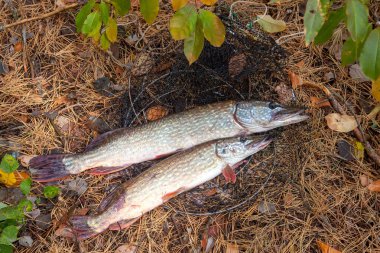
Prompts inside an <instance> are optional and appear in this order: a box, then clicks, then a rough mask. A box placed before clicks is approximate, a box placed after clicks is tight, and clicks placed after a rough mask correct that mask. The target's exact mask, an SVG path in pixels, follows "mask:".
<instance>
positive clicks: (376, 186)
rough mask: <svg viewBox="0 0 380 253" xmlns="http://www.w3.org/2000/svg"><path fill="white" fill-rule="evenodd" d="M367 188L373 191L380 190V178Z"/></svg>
mask: <svg viewBox="0 0 380 253" xmlns="http://www.w3.org/2000/svg"><path fill="white" fill-rule="evenodd" d="M367 188H368V190H370V191H371V192H380V179H379V180H376V181H374V182H372V183H370V184H369V185H368V186H367Z"/></svg>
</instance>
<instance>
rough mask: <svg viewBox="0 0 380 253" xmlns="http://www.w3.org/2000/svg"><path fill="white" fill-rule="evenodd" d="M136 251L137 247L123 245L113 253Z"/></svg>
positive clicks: (131, 252) (132, 252)
mask: <svg viewBox="0 0 380 253" xmlns="http://www.w3.org/2000/svg"><path fill="white" fill-rule="evenodd" d="M136 251H137V247H136V246H135V245H132V244H124V245H121V246H120V247H118V248H117V249H116V250H115V253H135V252H136Z"/></svg>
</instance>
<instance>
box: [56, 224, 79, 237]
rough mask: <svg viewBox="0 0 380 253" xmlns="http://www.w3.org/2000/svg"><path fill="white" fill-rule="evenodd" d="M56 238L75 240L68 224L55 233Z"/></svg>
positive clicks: (61, 226) (62, 225)
mask: <svg viewBox="0 0 380 253" xmlns="http://www.w3.org/2000/svg"><path fill="white" fill-rule="evenodd" d="M54 234H55V236H58V237H65V238H74V237H75V235H74V232H73V230H72V229H71V228H70V227H68V226H67V225H66V224H61V225H60V226H59V228H58V229H57V230H56V231H55V232H54Z"/></svg>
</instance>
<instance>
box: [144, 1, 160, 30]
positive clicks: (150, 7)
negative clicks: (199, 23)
mask: <svg viewBox="0 0 380 253" xmlns="http://www.w3.org/2000/svg"><path fill="white" fill-rule="evenodd" d="M158 10H159V0H140V12H141V14H142V15H143V17H144V19H145V21H146V22H147V23H148V24H150V25H151V24H153V21H154V20H155V19H156V17H157V15H158Z"/></svg>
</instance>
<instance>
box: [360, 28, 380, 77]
mask: <svg viewBox="0 0 380 253" xmlns="http://www.w3.org/2000/svg"><path fill="white" fill-rule="evenodd" d="M359 63H360V67H361V69H362V71H363V73H364V74H365V75H366V76H368V77H369V78H370V79H371V80H372V81H375V80H377V79H378V78H379V76H380V27H377V28H376V29H374V30H372V32H371V33H370V34H369V35H368V38H367V40H366V41H365V42H364V45H363V49H362V51H361V54H360V58H359Z"/></svg>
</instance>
